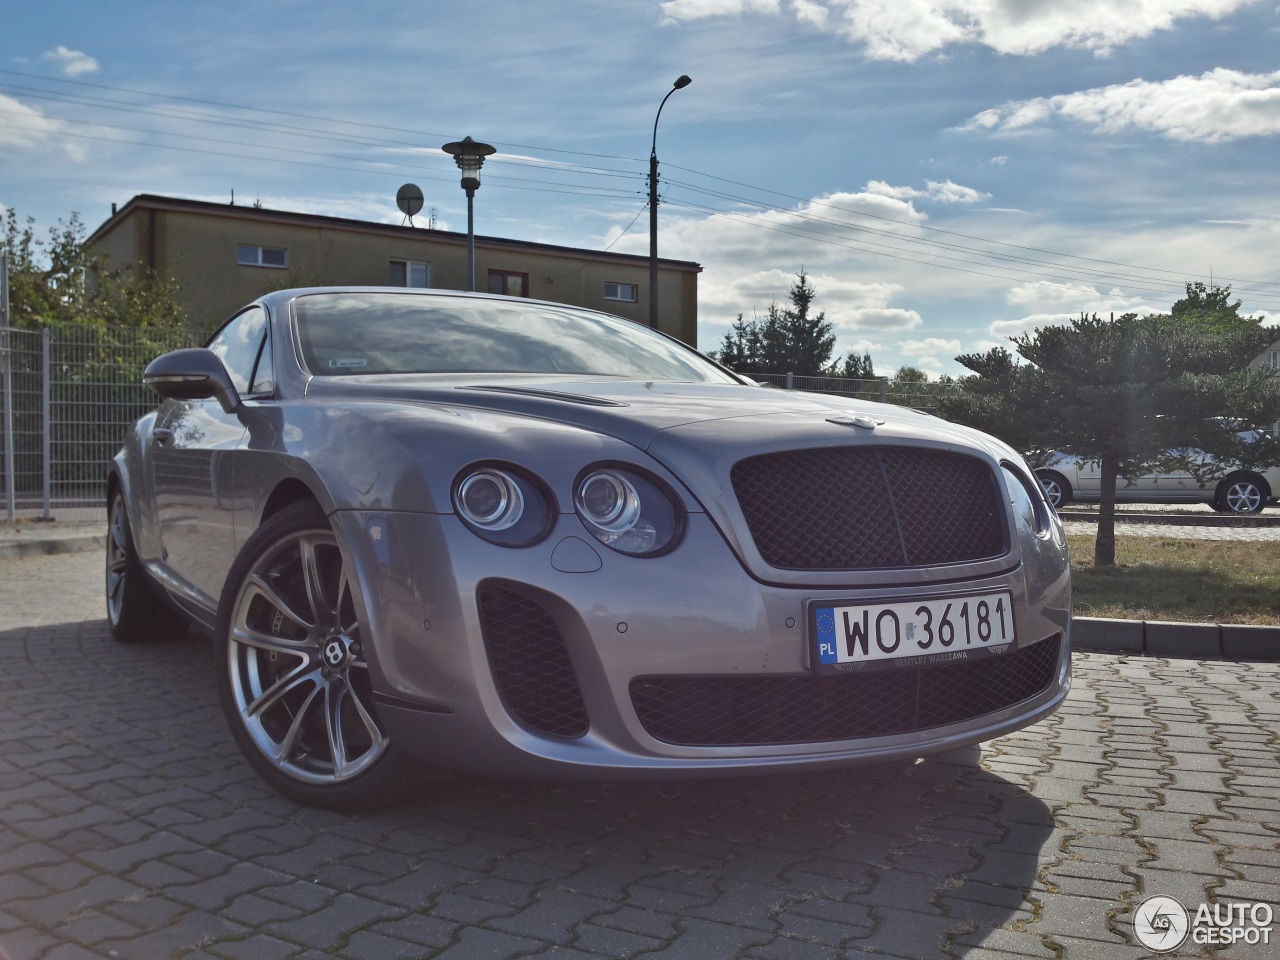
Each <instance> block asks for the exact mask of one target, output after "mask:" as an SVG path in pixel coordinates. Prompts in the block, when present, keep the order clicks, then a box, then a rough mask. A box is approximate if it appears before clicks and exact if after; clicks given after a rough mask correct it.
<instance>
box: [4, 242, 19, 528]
mask: <svg viewBox="0 0 1280 960" xmlns="http://www.w3.org/2000/svg"><path fill="white" fill-rule="evenodd" d="M9 339H10V338H9V252H8V251H7V250H6V251H4V252H3V253H0V376H2V377H3V378H4V396H3V403H4V501H5V511H6V514H7V516H8V518H9V519H10V520H12V519H13V518H14V514H15V511H16V506H17V503H16V497H17V490H16V486H15V468H14V464H13V361H12V359H11V351H10V349H9Z"/></svg>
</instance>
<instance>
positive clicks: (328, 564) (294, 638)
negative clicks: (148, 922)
mask: <svg viewBox="0 0 1280 960" xmlns="http://www.w3.org/2000/svg"><path fill="white" fill-rule="evenodd" d="M360 616H361V615H360V612H359V608H358V605H357V602H356V598H355V596H354V594H353V592H352V587H351V572H350V571H349V570H348V569H347V566H346V562H345V560H344V559H343V554H342V550H341V549H340V547H339V545H338V539H337V537H336V536H335V534H334V532H333V528H332V526H331V525H330V523H329V520H328V518H327V517H326V516H325V515H324V512H323V511H322V510H321V509H320V507H319V506H318V505H317V504H315V503H312V502H306V503H298V504H294V505H293V506H290V507H287V508H285V509H284V510H282V511H280V512H279V513H278V514H276V515H275V516H273V517H271V518H270V519H269V520H267V521H266V522H265V523H264V524H263V525H262V526H261V527H259V528H258V530H257V531H255V532H254V534H253V535H252V536H251V537H249V539H248V540H247V541H246V543H245V545H244V548H243V549H242V550H241V552H240V555H239V556H238V557H237V558H236V561H235V563H234V564H233V565H232V567H231V571H230V573H229V574H228V576H227V583H226V587H225V588H224V589H223V594H222V602H221V604H220V606H219V611H218V632H217V641H216V643H215V651H214V655H215V658H216V665H217V682H218V687H219V692H220V694H221V698H222V705H223V710H224V712H225V713H226V716H227V722H228V723H229V724H230V726H231V732H232V734H233V735H234V737H235V739H236V742H237V744H238V745H239V747H240V749H241V750H242V751H243V753H244V755H245V757H246V758H247V759H248V760H249V762H250V763H251V764H252V765H253V767H254V769H255V770H257V772H258V774H259V775H260V776H261V777H262V778H263V779H264V780H265V781H266V782H267V783H268V784H270V785H271V786H272V787H273V788H274V789H275V790H277V791H278V792H280V793H282V794H284V795H285V796H286V797H289V798H290V799H292V800H296V801H297V802H299V803H304V804H309V805H314V806H323V807H330V808H336V809H344V808H350V807H357V806H370V805H373V804H376V803H377V802H379V801H385V800H386V799H387V796H386V793H385V791H386V788H387V787H388V786H389V785H390V784H391V783H392V782H393V780H395V779H397V778H398V775H399V771H398V769H397V768H398V762H397V758H396V756H395V754H394V751H393V747H392V744H391V741H390V740H389V739H388V738H387V734H386V732H385V730H384V729H383V726H382V724H381V723H380V721H379V720H378V716H377V713H376V711H375V709H374V705H373V689H372V686H371V683H370V678H369V666H368V660H367V659H366V653H365V649H364V644H365V643H367V642H368V639H369V638H368V636H367V632H366V631H365V629H364V627H363V625H362V624H361V622H360Z"/></svg>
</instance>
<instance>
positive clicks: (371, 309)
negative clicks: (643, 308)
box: [294, 292, 737, 383]
mask: <svg viewBox="0 0 1280 960" xmlns="http://www.w3.org/2000/svg"><path fill="white" fill-rule="evenodd" d="M294 316H295V318H296V320H297V327H298V342H299V344H300V346H301V348H302V357H303V361H304V362H305V363H306V366H307V368H308V369H309V370H310V371H311V373H312V374H314V375H316V376H319V377H334V376H344V375H352V374H374V373H540V374H569V375H587V376H603V377H624V378H628V379H645V380H676V381H685V382H689V381H692V382H700V383H736V382H737V381H736V380H734V378H733V377H731V376H730V375H729V374H727V373H725V372H724V371H722V370H720V369H719V368H718V367H716V366H715V365H714V364H712V363H710V362H709V361H707V360H706V358H704V357H702V356H701V355H700V354H698V353H696V352H694V351H693V350H691V349H689V348H687V347H685V346H683V345H682V344H679V343H677V342H675V341H672V340H669V339H667V338H666V337H664V336H662V335H660V334H657V333H654V332H653V331H651V330H649V329H648V328H647V327H641V326H639V325H637V324H635V323H632V322H631V321H629V320H623V319H620V318H618V317H610V316H607V315H605V314H602V313H594V312H591V311H587V310H578V309H574V308H572V307H558V306H553V305H549V304H544V303H533V302H531V303H520V302H513V301H506V300H484V299H471V298H464V297H449V296H432V295H422V294H400V293H391V292H344V293H322V294H310V295H306V296H301V297H299V298H298V299H297V300H295V301H294Z"/></svg>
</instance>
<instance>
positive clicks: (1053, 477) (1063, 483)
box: [1036, 470, 1071, 510]
mask: <svg viewBox="0 0 1280 960" xmlns="http://www.w3.org/2000/svg"><path fill="white" fill-rule="evenodd" d="M1036 479H1037V480H1039V481H1040V487H1041V489H1042V490H1044V495H1045V499H1047V500H1048V501H1049V503H1050V504H1052V506H1053V509H1055V510H1057V509H1058V508H1059V507H1065V506H1066V505H1067V504H1068V503H1070V502H1071V484H1069V483H1067V478H1066V477H1064V476H1063V475H1062V474H1060V473H1054V472H1053V471H1052V470H1037V471H1036Z"/></svg>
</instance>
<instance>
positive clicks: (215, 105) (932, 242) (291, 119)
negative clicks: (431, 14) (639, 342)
mask: <svg viewBox="0 0 1280 960" xmlns="http://www.w3.org/2000/svg"><path fill="white" fill-rule="evenodd" d="M0 75H7V76H14V77H22V78H25V79H32V80H39V81H41V82H43V83H46V84H48V83H55V84H61V85H64V87H72V88H79V89H85V90H89V89H92V90H98V91H104V92H106V93H109V94H112V95H125V96H130V97H146V98H151V99H152V100H156V101H168V102H173V103H181V104H193V105H197V106H200V107H207V108H212V109H215V110H224V111H235V112H236V113H235V114H233V115H232V116H218V115H217V114H211V113H209V112H206V111H203V110H201V111H192V110H183V109H178V108H171V107H167V106H165V105H164V104H163V103H159V104H157V103H138V102H133V101H129V100H122V99H110V98H108V97H97V96H90V95H87V94H82V93H75V92H68V91H67V90H65V89H61V90H59V89H54V90H44V89H42V88H38V87H30V86H27V85H21V84H5V83H0V90H6V89H7V90H11V91H21V95H23V96H26V97H31V98H36V99H44V100H49V101H53V102H60V103H64V104H68V105H70V106H83V107H91V108H94V109H102V108H106V109H111V110H115V111H120V112H125V113H134V114H139V115H144V116H153V117H157V118H161V119H172V120H176V121H179V122H189V123H194V124H197V125H199V124H211V125H215V126H220V127H231V128H238V129H244V130H249V131H253V132H255V133H260V134H267V135H271V134H284V135H286V136H288V137H301V138H306V139H308V140H312V141H321V142H328V143H334V144H340V145H341V144H345V145H349V146H356V147H363V148H369V150H370V151H373V152H376V151H391V152H392V153H395V154H403V153H405V152H410V153H419V154H420V155H419V156H418V157H417V159H418V160H420V161H421V160H426V161H428V162H435V161H436V158H435V157H434V156H433V155H432V154H431V153H428V152H426V148H425V147H424V146H423V145H422V144H421V143H406V142H404V141H403V140H400V139H393V138H391V137H388V136H376V135H374V134H372V133H363V132H359V131H377V132H380V133H387V134H394V135H397V136H411V137H414V138H415V139H420V140H421V139H446V138H447V136H449V135H446V134H436V133H429V132H424V131H418V130H413V129H409V128H405V127H396V126H388V125H384V124H376V123H368V122H363V121H352V120H344V119H340V118H335V117H324V116H318V115H312V114H303V113H297V112H292V111H284V110H274V109H269V108H261V107H248V106H244V105H241V104H233V103H226V102H222V101H216V100H208V99H202V98H196V97H184V96H178V95H173V94H159V93H154V92H152V91H145V90H137V89H131V88H124V87H113V86H109V85H106V84H98V83H91V82H88V81H83V80H69V79H64V78H49V77H41V76H39V75H35V74H29V73H22V72H19V71H13V70H0ZM0 112H10V113H12V112H13V111H0ZM240 114H249V115H255V114H256V115H258V116H262V117H269V118H272V119H269V120H268V119H256V118H254V117H253V116H241V115H240ZM281 118H283V119H281ZM285 120H287V121H288V122H284V121H285ZM299 121H304V122H305V121H311V122H313V123H319V124H326V125H334V126H336V127H338V128H339V129H336V130H333V129H324V128H317V127H314V126H308V125H306V124H305V123H300V122H299ZM87 122H89V123H92V124H93V125H94V126H96V127H98V128H101V129H106V130H120V131H126V132H130V133H138V134H142V135H144V136H147V137H162V138H163V137H169V138H172V137H181V138H183V139H185V140H188V141H199V142H202V143H214V144H218V145H225V138H216V137H207V136H200V135H198V134H188V133H179V132H170V131H165V130H156V129H153V128H147V127H130V126H126V125H121V124H116V125H113V124H105V123H102V122H101V121H100V120H97V119H92V120H89V121H87ZM9 127H10V129H22V130H29V131H30V132H32V133H36V134H41V135H46V136H48V135H54V136H59V137H74V138H77V139H86V140H96V141H100V142H108V143H116V144H124V145H137V146H144V147H149V148H158V149H166V150H177V151H183V152H194V153H200V154H203V155H213V156H226V157H235V158H240V159H247V160H252V161H255V162H275V163H287V164H293V165H299V166H308V167H314V168H321V169H331V170H338V171H343V172H356V173H365V174H368V173H379V174H390V173H394V172H402V173H407V174H408V175H411V176H415V177H418V178H425V179H428V180H439V181H447V180H449V179H451V178H450V177H447V176H444V175H433V174H431V173H426V172H423V171H422V170H420V169H417V168H415V169H413V170H412V171H408V170H405V168H404V166H403V157H401V156H396V157H395V158H394V159H390V160H389V159H383V158H379V157H376V156H355V157H353V156H347V155H344V154H341V153H334V152H333V151H325V150H319V149H317V150H308V149H305V148H303V147H301V146H296V145H282V144H278V143H275V144H263V143H258V144H246V145H245V147H244V148H243V149H240V150H238V151H230V150H225V149H216V148H208V147H200V148H194V147H184V146H182V145H180V144H173V143H163V142H161V143H156V142H147V141H136V140H128V139H119V138H114V137H104V136H100V135H94V134H91V133H84V132H80V131H73V130H69V129H65V128H60V129H58V130H57V131H52V132H51V131H50V130H48V129H47V128H43V127H31V126H24V125H22V124H18V123H10V124H9ZM502 145H503V146H505V147H510V148H515V149H521V150H530V151H535V152H542V153H553V154H561V155H565V156H580V157H589V158H592V159H597V160H600V159H603V160H613V161H624V162H630V163H636V164H640V163H642V161H641V160H639V159H636V158H631V157H620V156H614V155H609V154H595V153H586V152H582V151H571V150H560V149H557V148H552V147H545V146H534V145H526V144H515V143H504V144H502ZM252 151H267V153H266V155H264V154H263V153H259V152H252ZM282 154H291V155H293V157H304V158H316V159H291V158H290V157H289V156H282ZM335 159H336V160H339V161H347V162H348V163H350V164H359V165H360V166H345V165H340V164H335V163H324V162H322V161H323V160H335ZM440 162H442V163H443V162H444V161H443V158H440ZM491 163H493V164H494V165H495V166H510V167H526V168H533V169H536V170H539V171H541V172H544V173H546V174H547V175H548V177H554V178H561V179H548V178H545V177H544V178H539V177H534V176H528V177H516V176H504V175H503V174H491V175H490V176H488V177H487V178H486V182H487V183H491V184H494V185H495V186H505V187H506V188H507V189H516V190H527V191H532V192H544V193H559V194H570V195H578V196H586V197H599V198H613V199H626V198H631V197H633V196H634V195H635V194H636V193H637V192H638V191H635V190H630V189H624V188H620V187H619V188H613V187H606V186H604V185H602V184H587V183H581V182H574V178H578V177H588V178H593V179H600V178H604V179H621V180H632V179H634V178H638V177H639V176H641V175H642V172H641V171H640V170H635V171H631V170H625V169H618V168H616V167H604V166H600V165H596V164H579V163H575V162H568V161H560V160H547V159H543V158H539V157H501V156H499V157H495V158H494V159H493V160H492V161H491ZM666 166H667V167H668V168H670V169H675V170H682V171H684V172H685V173H687V174H691V175H693V176H694V177H699V178H703V179H705V180H709V181H715V182H719V183H724V184H730V185H733V186H736V187H741V188H744V189H745V190H747V191H750V192H753V193H756V194H761V195H765V196H772V197H778V198H783V199H786V200H789V201H792V202H794V203H797V204H801V205H803V207H802V208H800V209H785V208H781V207H778V206H776V205H775V204H774V203H771V202H766V201H764V200H757V199H752V198H750V197H747V196H740V195H738V194H735V193H731V192H728V191H725V190H718V189H712V188H709V187H705V186H699V185H697V184H695V183H689V182H685V181H677V180H667V181H666V183H667V184H668V186H669V187H672V186H674V187H676V188H678V189H682V190H685V191H689V192H691V193H694V194H698V195H701V196H705V197H708V198H711V199H713V200H719V201H723V202H726V203H731V204H738V205H745V206H747V207H752V208H755V209H758V210H765V211H776V212H777V213H778V214H779V215H783V216H786V217H788V218H790V219H791V220H793V221H799V224H798V225H793V228H791V229H782V228H780V227H778V226H776V225H770V224H765V223H762V222H760V220H759V219H758V218H751V217H747V216H744V215H739V214H737V213H735V212H732V211H727V210H723V209H719V208H717V207H713V206H708V205H706V204H699V203H696V202H689V201H678V200H670V199H669V200H668V201H667V202H668V204H670V205H673V206H676V207H683V208H685V209H689V210H694V211H697V212H699V213H703V214H705V215H709V216H716V217H721V218H727V219H730V220H733V221H734V222H737V223H740V224H743V225H746V226H752V227H757V228H763V229H770V230H775V231H776V232H782V233H787V234H789V235H791V236H795V237H798V238H803V239H807V240H810V241H814V242H823V243H829V244H834V245H837V246H842V247H845V248H846V249H850V250H855V251H858V252H860V253H864V254H868V255H872V256H879V257H887V258H890V259H896V260H903V261H907V262H914V263H921V264H925V265H932V266H937V267H940V268H945V269H955V270H961V271H962V272H966V273H972V274H975V275H980V276H985V277H991V278H993V279H999V280H1005V281H1010V282H1026V278H1027V277H1035V278H1040V279H1044V278H1054V279H1058V280H1066V281H1069V282H1078V283H1082V284H1087V285H1095V284H1112V285H1118V286H1123V287H1130V288H1135V289H1136V290H1139V291H1142V292H1148V293H1155V292H1156V291H1155V290H1154V289H1153V288H1159V289H1161V290H1162V291H1174V290H1176V289H1180V287H1181V283H1182V282H1183V281H1185V273H1183V272H1181V271H1174V270H1168V269H1165V268H1161V267H1148V266H1139V265H1133V264H1126V263H1121V262H1118V261H1111V260H1105V259H1099V258H1092V257H1083V256H1079V255H1076V254H1069V253H1062V252H1058V251H1053V250H1047V249H1044V248H1039V247H1033V246H1027V245H1023V244H1017V243H1012V242H1010V241H1004V240H995V239H992V238H988V237H981V236H976V235H973V234H967V233H962V232H959V231H954V230H948V229H946V228H943V227H936V226H933V225H930V224H924V223H913V222H911V221H907V220H901V219H896V218H893V217H889V216H885V215H881V214H875V213H870V212H868V211H866V210H859V209H855V208H852V207H849V206H847V205H842V204H837V203H832V202H830V201H824V200H817V199H813V198H803V197H798V196H795V195H792V194H787V193H784V192H781V191H777V190H773V189H770V188H767V187H760V186H756V185H752V184H747V183H743V182H741V181H736V180H731V179H728V178H725V177H719V176H715V175H713V174H707V173H703V172H701V171H697V170H692V169H690V168H687V167H681V166H679V165H676V164H666ZM371 168H372V169H371ZM815 208H820V209H826V210H829V211H831V212H832V213H833V214H835V215H836V216H833V217H824V216H820V215H818V214H817V213H815V212H812V211H814V209H815ZM841 215H842V216H844V217H846V218H851V219H855V220H860V221H868V222H862V223H858V222H850V220H849V219H839V218H838V217H840V216H841ZM876 224H885V225H886V226H883V227H881V226H877V225H876ZM810 225H811V226H810ZM903 228H905V229H908V230H910V231H912V234H914V235H905V234H903V233H902V232H901V230H902V229H903ZM627 229H628V230H629V229H630V225H629V226H628V228H627ZM625 232H626V231H623V233H625ZM921 234H922V235H921ZM853 235H857V236H853ZM872 238H874V239H872ZM943 238H945V239H943ZM615 242H616V241H615ZM973 244H977V245H978V246H973ZM922 258H924V259H922ZM1046 258H1047V259H1046ZM956 264H967V265H968V266H966V267H961V266H956ZM973 267H986V268H987V269H982V270H979V269H971V268H973ZM991 271H1005V272H991ZM1046 271H1048V272H1046ZM1009 274H1014V276H1010V275H1009ZM1173 278H1177V280H1176V282H1175V279H1173ZM1219 279H1220V280H1226V281H1229V282H1231V283H1232V284H1234V285H1237V286H1235V292H1236V293H1237V294H1241V293H1249V294H1251V295H1262V296H1267V295H1272V294H1275V293H1276V292H1277V291H1278V290H1280V283H1276V282H1272V281H1261V280H1243V279H1238V278H1231V277H1222V278H1219ZM1239 285H1244V287H1243V288H1241V287H1240V286H1239ZM1139 299H1146V298H1141V297H1140V298H1139ZM1162 299H1167V297H1162Z"/></svg>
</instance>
